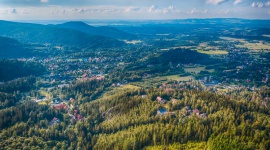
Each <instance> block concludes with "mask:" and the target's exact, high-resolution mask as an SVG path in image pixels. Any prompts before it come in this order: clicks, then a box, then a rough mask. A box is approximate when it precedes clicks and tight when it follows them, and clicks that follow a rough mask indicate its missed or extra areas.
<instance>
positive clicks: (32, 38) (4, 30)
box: [0, 21, 124, 48]
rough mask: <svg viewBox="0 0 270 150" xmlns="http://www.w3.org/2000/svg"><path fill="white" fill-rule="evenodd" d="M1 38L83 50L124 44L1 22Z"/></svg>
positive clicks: (69, 30) (83, 35) (53, 28)
mask: <svg viewBox="0 0 270 150" xmlns="http://www.w3.org/2000/svg"><path fill="white" fill-rule="evenodd" d="M0 36H5V37H10V38H14V39H16V40H18V41H19V42H23V43H38V44H44V43H48V44H54V45H67V46H76V47H81V48H98V47H100V48H104V47H116V46H122V45H123V44H124V43H123V42H120V41H117V40H115V39H111V38H107V37H103V36H94V35H89V34H86V33H82V32H79V31H75V30H71V29H63V28H57V27H52V26H45V25H39V24H30V23H17V22H8V21H0Z"/></svg>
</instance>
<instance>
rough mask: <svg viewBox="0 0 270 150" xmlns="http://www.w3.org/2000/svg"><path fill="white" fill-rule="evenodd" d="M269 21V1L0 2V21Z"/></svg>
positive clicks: (59, 0)
mask: <svg viewBox="0 0 270 150" xmlns="http://www.w3.org/2000/svg"><path fill="white" fill-rule="evenodd" d="M185 18H247V19H270V0H0V19H2V20H67V19H77V20H79V19H123V20H125V19H185Z"/></svg>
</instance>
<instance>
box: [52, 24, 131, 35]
mask: <svg viewBox="0 0 270 150" xmlns="http://www.w3.org/2000/svg"><path fill="white" fill-rule="evenodd" d="M55 27H59V28H64V29H72V30H77V31H81V32H83V33H87V34H90V35H101V36H106V37H111V38H116V39H133V38H136V37H135V35H132V34H129V33H126V32H124V31H121V30H118V29H116V28H113V27H107V26H103V27H93V26H90V25H88V24H86V23H84V22H80V21H71V22H66V23H63V24H59V25H55Z"/></svg>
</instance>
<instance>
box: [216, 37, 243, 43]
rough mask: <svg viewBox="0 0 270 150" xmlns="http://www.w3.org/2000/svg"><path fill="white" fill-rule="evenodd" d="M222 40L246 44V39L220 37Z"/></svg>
mask: <svg viewBox="0 0 270 150" xmlns="http://www.w3.org/2000/svg"><path fill="white" fill-rule="evenodd" d="M219 38H220V39H222V40H227V41H232V42H244V41H245V40H244V39H238V38H231V37H223V36H221V37H219Z"/></svg>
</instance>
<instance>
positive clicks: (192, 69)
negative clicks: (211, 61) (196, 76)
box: [184, 67, 205, 73]
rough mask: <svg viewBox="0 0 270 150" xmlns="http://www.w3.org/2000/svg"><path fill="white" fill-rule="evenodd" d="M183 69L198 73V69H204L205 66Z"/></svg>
mask: <svg viewBox="0 0 270 150" xmlns="http://www.w3.org/2000/svg"><path fill="white" fill-rule="evenodd" d="M184 70H185V71H186V72H189V73H193V72H195V73H199V72H200V71H202V70H205V67H196V68H184Z"/></svg>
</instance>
